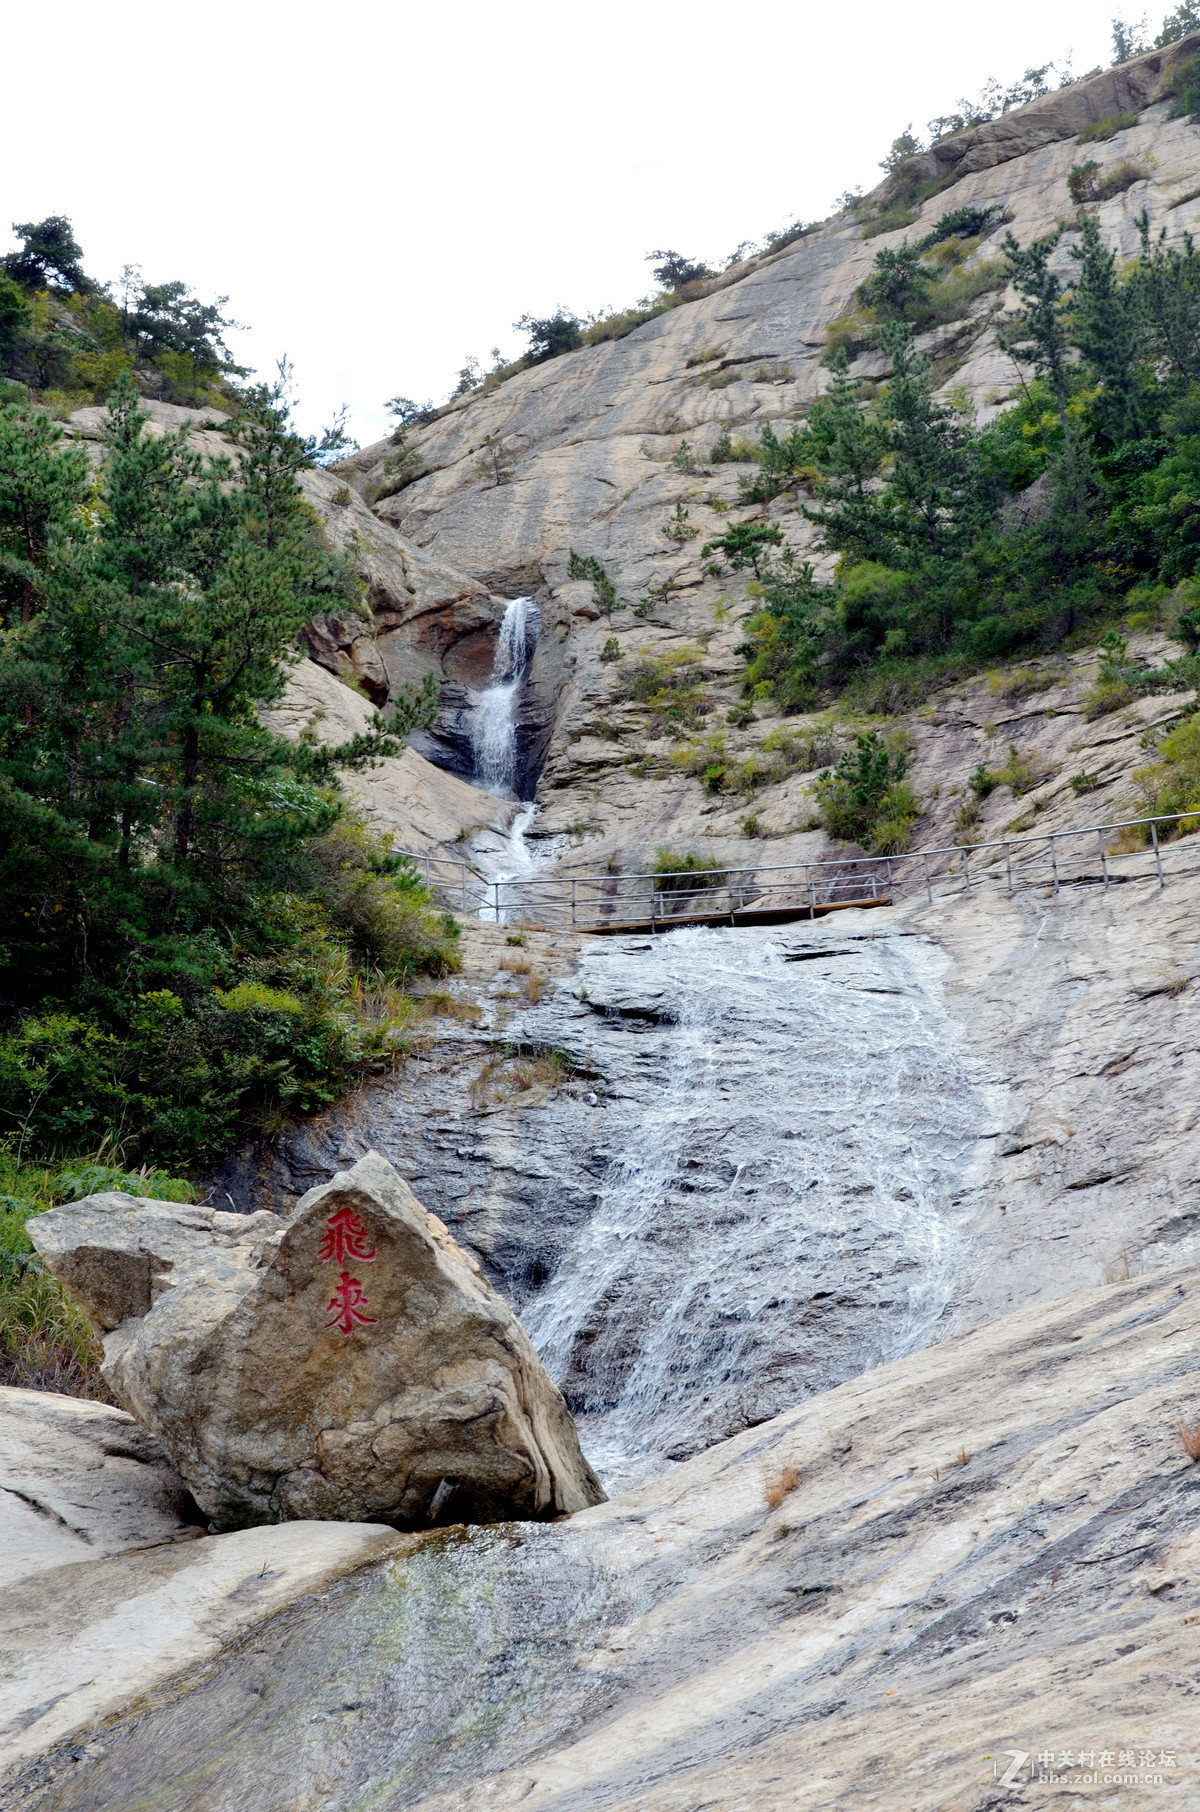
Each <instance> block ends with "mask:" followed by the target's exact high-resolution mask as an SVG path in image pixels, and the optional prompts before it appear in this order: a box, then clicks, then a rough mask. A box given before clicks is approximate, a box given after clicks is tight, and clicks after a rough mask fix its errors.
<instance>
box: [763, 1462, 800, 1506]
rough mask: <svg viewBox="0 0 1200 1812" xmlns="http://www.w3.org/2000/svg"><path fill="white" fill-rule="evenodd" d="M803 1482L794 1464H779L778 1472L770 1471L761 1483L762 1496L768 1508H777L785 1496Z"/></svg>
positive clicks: (789, 1494) (788, 1495)
mask: <svg viewBox="0 0 1200 1812" xmlns="http://www.w3.org/2000/svg"><path fill="white" fill-rule="evenodd" d="M802 1483H803V1480H802V1478H801V1477H800V1474H799V1473H798V1472H797V1471H796V1468H795V1467H794V1466H781V1467H780V1469H779V1471H778V1472H775V1473H772V1474H771V1475H770V1477H769V1478H767V1479H766V1480H765V1481H764V1483H763V1498H764V1500H765V1502H766V1506H767V1509H768V1510H778V1508H779V1506H780V1504H782V1502H783V1500H784V1498H785V1497H790V1496H791V1494H792V1492H793V1491H795V1490H796V1489H797V1488H798V1486H800V1485H801V1484H802Z"/></svg>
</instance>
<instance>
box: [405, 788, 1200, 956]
mask: <svg viewBox="0 0 1200 1812" xmlns="http://www.w3.org/2000/svg"><path fill="white" fill-rule="evenodd" d="M1188 819H1200V808H1197V809H1195V810H1193V811H1187V812H1167V813H1160V814H1157V815H1155V816H1153V817H1145V818H1124V819H1117V820H1114V821H1112V822H1110V823H1105V824H1092V825H1084V826H1081V827H1079V828H1076V829H1063V830H1053V831H1050V830H1047V831H1035V832H1034V833H1032V834H1031V835H1021V836H1016V837H1002V838H994V839H989V840H986V841H980V842H978V843H968V842H961V843H951V844H941V845H935V846H933V847H931V848H928V849H916V850H905V851H903V852H899V853H896V854H894V855H870V854H864V855H845V856H839V857H827V858H824V859H822V860H820V861H815V862H786V863H761V864H755V863H738V862H728V863H722V862H719V861H715V862H714V864H713V866H712V868H711V869H697V868H681V869H642V870H634V871H632V872H629V873H622V872H621V871H620V870H604V871H602V872H599V873H596V874H566V875H563V874H557V875H556V874H533V875H528V876H525V877H522V878H521V879H514V880H511V881H497V880H489V879H488V878H487V877H486V876H484V875H481V874H480V873H479V872H478V870H476V869H474V868H472V867H471V865H470V864H469V863H467V862H456V861H454V860H453V859H452V858H449V857H444V856H433V855H418V854H416V853H414V852H409V851H406V852H403V853H404V854H406V855H407V856H408V859H409V860H410V861H412V862H413V863H414V865H415V866H416V867H417V869H418V871H419V872H422V873H423V874H424V877H425V880H426V882H427V884H428V885H429V886H430V887H431V888H433V889H434V890H435V891H437V892H438V893H440V894H441V895H442V897H443V899H444V901H445V902H446V903H447V904H450V905H456V906H458V907H459V908H460V909H461V910H462V911H464V912H465V911H468V910H471V909H476V910H479V911H484V912H489V913H494V914H495V915H496V916H497V917H501V916H502V917H504V918H506V919H507V918H509V917H512V918H516V917H518V916H520V914H521V913H522V912H524V911H527V910H530V909H534V908H537V907H542V908H549V909H551V910H552V911H553V910H555V909H557V908H561V907H564V906H565V905H566V904H567V903H568V902H569V904H570V911H571V923H572V924H573V925H575V926H576V927H577V928H580V929H584V928H586V923H591V922H600V921H599V920H595V921H593V919H592V914H591V911H590V909H591V908H593V907H600V906H603V907H605V908H606V909H607V910H606V912H605V914H604V917H605V918H608V919H611V918H612V916H613V909H615V908H616V906H617V905H618V903H619V902H623V903H632V901H634V900H637V899H640V898H646V896H648V897H649V901H650V906H649V916H650V918H651V920H653V919H654V918H655V917H656V916H657V917H658V918H659V919H661V920H662V921H663V922H664V923H670V922H671V920H672V919H673V918H678V917H679V908H680V907H681V906H682V905H683V904H684V903H686V902H687V901H689V900H693V901H694V900H700V901H705V900H707V901H708V902H710V905H711V906H712V908H713V912H712V914H711V916H716V914H717V912H719V913H720V916H722V917H723V916H724V914H725V912H729V913H730V915H731V916H732V915H733V914H734V913H735V912H738V911H740V912H745V911H747V910H748V909H749V907H750V900H749V899H748V897H747V896H750V895H753V896H754V897H758V898H764V897H766V896H770V895H779V894H781V893H783V892H785V891H788V890H796V891H799V890H803V891H804V893H805V894H806V895H807V897H808V902H809V906H810V907H811V908H812V909H813V910H815V909H816V907H817V906H819V905H820V906H828V905H829V904H830V903H834V904H849V903H850V900H847V899H842V898H840V897H839V896H840V895H841V893H842V891H843V890H844V888H846V887H850V886H855V887H858V888H859V889H860V891H861V888H862V887H863V886H865V885H868V884H869V886H870V889H871V896H872V899H873V900H875V901H879V900H880V884H881V882H882V883H884V884H885V892H886V897H887V898H888V899H890V898H891V897H892V896H893V893H894V889H895V885H896V881H897V879H898V878H899V877H900V875H901V873H904V878H905V879H906V880H907V878H908V877H907V872H905V871H906V866H907V869H908V870H911V865H912V864H913V863H917V864H919V865H921V868H922V870H923V874H924V883H925V888H926V891H927V893H928V896H929V898H930V900H932V899H933V882H934V881H935V880H939V881H942V880H945V879H946V878H947V869H946V868H945V867H944V866H943V867H941V868H938V869H937V870H936V872H935V866H934V865H935V864H936V863H937V862H938V861H939V859H940V858H949V859H950V861H951V862H952V863H953V864H954V869H953V871H952V878H953V877H954V876H957V877H958V878H960V879H961V881H962V883H963V885H964V886H965V887H966V888H968V889H969V888H970V887H971V886H972V884H973V882H974V881H976V880H979V881H982V880H986V879H991V878H993V876H994V874H995V869H994V867H993V865H992V864H991V863H984V864H978V863H977V864H976V866H975V869H974V872H972V861H973V859H974V858H977V857H980V856H984V855H986V854H987V853H988V852H991V851H1000V852H1003V854H1004V858H1005V859H1004V873H1005V876H1006V879H1007V881H1008V887H1009V891H1010V892H1011V891H1012V889H1013V864H1014V860H1015V862H1016V864H1017V872H1018V875H1020V874H1021V873H1022V871H1023V870H1025V869H1026V868H1027V857H1028V856H1029V855H1030V854H1032V853H1033V852H1034V851H1035V850H1036V849H1038V848H1039V847H1040V848H1041V849H1043V850H1048V853H1049V858H1050V867H1051V873H1052V878H1053V884H1054V890H1055V892H1057V891H1058V888H1059V886H1060V882H1061V879H1062V877H1061V876H1060V874H1059V870H1058V853H1059V851H1058V846H1059V844H1060V843H1063V842H1066V841H1067V840H1069V839H1079V838H1095V839H1096V858H1097V859H1098V861H1099V864H1100V868H1101V870H1102V874H1103V879H1104V884H1105V886H1106V887H1107V885H1108V884H1109V881H1110V878H1111V877H1110V874H1109V866H1108V865H1109V863H1110V862H1116V861H1119V860H1121V859H1122V858H1125V857H1130V856H1136V855H1139V854H1143V853H1146V852H1150V853H1152V856H1153V864H1154V874H1155V877H1156V878H1157V880H1158V882H1159V885H1160V887H1161V886H1164V885H1165V874H1164V869H1163V862H1162V844H1161V842H1160V838H1159V834H1158V832H1159V826H1166V825H1174V824H1181V823H1183V822H1184V821H1186V820H1188ZM1125 831H1141V832H1148V833H1149V841H1148V843H1147V844H1145V845H1143V846H1142V848H1141V849H1138V848H1132V849H1124V850H1112V849H1109V848H1107V847H1106V839H1107V838H1109V837H1111V836H1113V835H1114V834H1116V833H1119V832H1125ZM1168 847H1169V848H1172V849H1174V848H1178V847H1179V846H1178V845H1177V844H1173V843H1172V844H1169V845H1168ZM773 877H788V878H787V879H783V878H780V879H775V878H773ZM1068 878H1070V877H1068ZM735 893H736V894H737V895H738V896H739V900H738V904H737V905H736V906H735V905H734V904H733V897H734V894H735ZM721 894H725V895H727V896H728V898H729V901H730V904H729V906H728V907H725V908H717V907H716V898H717V897H718V896H720V895H721ZM655 902H657V905H656V904H655ZM581 909H583V911H584V915H585V921H586V922H585V921H581V918H580V912H581ZM781 909H782V908H781Z"/></svg>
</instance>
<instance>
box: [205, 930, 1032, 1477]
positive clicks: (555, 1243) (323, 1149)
mask: <svg viewBox="0 0 1200 1812" xmlns="http://www.w3.org/2000/svg"><path fill="white" fill-rule="evenodd" d="M840 916H841V922H840V923H839V924H837V925H833V924H830V923H829V922H825V923H821V922H818V923H817V924H816V925H812V926H808V925H805V926H803V927H800V926H796V927H791V928H788V929H787V930H784V929H782V928H759V929H743V928H739V929H738V930H736V931H729V930H720V929H708V928H689V929H686V930H680V931H675V932H672V933H670V934H669V935H667V936H663V937H660V938H656V939H653V940H652V939H649V938H641V939H639V938H633V937H625V938H611V939H608V938H605V939H599V938H597V939H593V940H589V943H588V945H587V947H586V948H585V950H584V951H583V953H582V955H581V957H580V961H579V965H578V969H577V972H576V974H575V977H574V979H573V980H571V981H568V982H562V983H560V984H559V985H558V986H557V987H556V988H555V989H554V991H552V992H551V991H549V990H547V992H546V993H545V994H544V995H543V998H542V999H541V1000H540V1001H539V1002H538V1003H537V1004H535V1005H531V1006H527V1007H525V1008H524V1009H523V1010H522V1011H521V1012H519V1013H518V1014H516V1016H515V1017H514V1018H513V1019H512V1020H511V1021H509V1022H508V1023H507V1025H506V1026H505V1030H504V1040H505V1043H506V1045H507V1047H508V1049H510V1050H511V1051H514V1052H527V1053H536V1052H539V1051H540V1052H557V1053H559V1058H558V1062H559V1065H560V1069H561V1073H563V1074H565V1076H566V1078H567V1079H566V1081H565V1083H563V1084H562V1085H560V1086H557V1087H554V1088H545V1087H544V1088H543V1089H542V1090H541V1092H540V1093H538V1092H537V1091H535V1092H534V1093H533V1094H532V1095H528V1096H524V1097H519V1098H517V1099H514V1100H513V1101H512V1103H511V1105H509V1103H508V1102H507V1101H505V1100H504V1099H501V1100H499V1101H497V1102H495V1103H494V1104H492V1105H487V1104H483V1105H477V1106H473V1105H472V1104H471V1103H470V1102H469V1101H468V1100H465V1099H464V1093H465V1091H464V1087H463V1071H462V1068H461V1060H460V1062H459V1063H455V1062H454V1061H449V1062H447V1061H444V1060H442V1061H431V1062H427V1063H423V1064H410V1065H408V1066H407V1068H406V1069H405V1071H404V1072H403V1073H402V1074H401V1075H399V1076H398V1077H397V1078H396V1079H395V1081H394V1082H393V1081H389V1082H387V1083H381V1084H379V1085H377V1086H375V1087H373V1088H371V1089H369V1090H367V1091H365V1092H364V1093H363V1094H362V1095H361V1096H360V1097H359V1099H358V1101H357V1102H356V1104H355V1106H354V1109H353V1111H352V1113H350V1114H344V1113H343V1114H341V1115H339V1116H338V1118H337V1120H336V1121H333V1120H330V1121H327V1122H326V1123H325V1124H324V1125H323V1126H320V1125H317V1126H314V1127H312V1128H304V1129H300V1130H298V1131H297V1133H295V1134H293V1135H292V1136H291V1137H290V1138H289V1139H288V1140H286V1141H285V1142H284V1143H283V1145H282V1146H281V1148H280V1150H279V1151H278V1153H277V1154H276V1156H275V1159H274V1166H275V1168H274V1176H273V1180H272V1183H271V1188H272V1189H274V1190H275V1191H276V1199H278V1193H279V1192H280V1191H281V1190H288V1191H291V1190H294V1191H296V1192H299V1191H301V1190H303V1189H304V1188H306V1187H308V1186H309V1185H310V1183H311V1182H312V1181H314V1180H316V1179H317V1178H321V1177H324V1176H326V1175H328V1174H329V1171H330V1170H331V1169H334V1168H337V1167H338V1165H339V1164H345V1163H346V1162H347V1161H348V1160H349V1159H351V1158H352V1157H353V1156H355V1155H356V1154H357V1152H358V1151H359V1150H360V1149H363V1148H365V1147H366V1146H367V1145H370V1146H374V1147H375V1148H376V1149H378V1150H380V1151H383V1152H385V1153H386V1154H387V1155H388V1156H389V1157H390V1158H391V1159H392V1161H393V1162H394V1163H395V1164H396V1165H397V1167H398V1168H400V1169H401V1170H402V1172H403V1173H404V1174H405V1175H407V1176H408V1177H409V1178H410V1180H411V1182H412V1185H413V1188H414V1189H415V1190H416V1191H417V1193H418V1194H419V1196H420V1197H421V1199H422V1200H423V1201H425V1202H427V1203H429V1204H430V1206H431V1207H432V1208H433V1209H434V1210H435V1211H436V1212H437V1213H438V1214H439V1215H440V1216H441V1217H442V1218H443V1219H444V1220H445V1221H446V1222H447V1223H448V1224H450V1225H451V1226H452V1228H453V1230H454V1233H455V1237H456V1238H458V1239H459V1240H461V1241H462V1242H463V1244H464V1245H465V1246H466V1247H467V1248H468V1249H470V1250H472V1251H474V1252H476V1253H477V1254H478V1255H479V1258H480V1261H481V1263H482V1264H483V1266H484V1268H485V1270H486V1272H487V1274H488V1275H489V1276H490V1277H491V1278H492V1280H493V1281H494V1282H495V1283H496V1285H497V1287H498V1288H499V1289H501V1290H502V1291H503V1292H504V1295H505V1297H506V1298H507V1299H508V1300H509V1301H510V1302H512V1303H513V1305H514V1307H515V1308H516V1309H517V1311H518V1313H519V1314H520V1316H521V1319H522V1322H523V1324H524V1326H525V1327H526V1328H527V1329H528V1331H529V1334H530V1336H531V1338H532V1340H533V1342H534V1344H535V1346H536V1347H537V1349H538V1352H539V1354H540V1356H541V1358H542V1361H543V1363H544V1364H545V1366H546V1368H547V1370H548V1372H549V1374H550V1376H551V1378H552V1379H553V1380H554V1382H555V1383H556V1384H557V1385H558V1386H559V1388H560V1389H561V1390H562V1391H563V1393H564V1395H565V1396H566V1398H567V1401H568V1404H569V1405H570V1407H571V1408H572V1410H573V1412H574V1414H575V1416H576V1418H577V1421H578V1426H579V1429H580V1438H581V1441H582V1444H583V1447H584V1451H585V1452H586V1453H587V1455H588V1457H589V1459H590V1460H591V1461H592V1463H593V1464H594V1465H595V1466H596V1468H597V1470H598V1472H599V1473H600V1475H601V1477H602V1478H603V1479H604V1481H605V1485H606V1489H608V1490H610V1491H613V1490H623V1489H625V1488H627V1487H628V1486H630V1485H632V1484H637V1483H640V1482H641V1481H642V1480H645V1479H648V1478H650V1477H653V1476H655V1475H656V1474H658V1473H661V1472H662V1471H663V1470H665V1469H667V1468H669V1467H670V1465H671V1464H672V1463H673V1462H675V1461H678V1460H681V1459H684V1458H686V1457H688V1456H689V1455H690V1454H694V1453H697V1452H699V1451H701V1450H702V1449H704V1448H706V1447H708V1446H710V1445H711V1444H712V1443H713V1442H714V1441H718V1440H720V1439H722V1438H724V1437H725V1436H727V1435H730V1434H734V1433H737V1432H738V1431H740V1430H742V1429H745V1428H747V1427H749V1426H753V1425H754V1424H756V1423H758V1422H762V1421H764V1420H766V1419H767V1418H768V1417H770V1416H773V1415H776V1414H777V1413H778V1412H779V1411H780V1410H782V1409H784V1408H786V1407H788V1406H790V1405H793V1404H795V1403H796V1402H797V1401H798V1400H800V1399H801V1398H804V1397H808V1396H811V1395H812V1394H813V1393H815V1392H818V1391H822V1390H826V1389H828V1388H829V1387H830V1386H832V1385H836V1384H838V1383H841V1382H842V1381H843V1380H844V1379H846V1378H850V1377H853V1376H855V1375H856V1374H858V1373H860V1372H862V1371H863V1370H865V1369H866V1368H868V1367H870V1366H874V1365H878V1364H879V1363H881V1362H882V1361H885V1360H887V1359H891V1358H894V1357H897V1356H899V1355H900V1354H903V1353H906V1352H909V1351H911V1350H913V1349H914V1348H915V1347H917V1346H920V1345H922V1344H924V1343H926V1342H927V1341H929V1340H930V1339H931V1338H933V1337H935V1333H936V1328H937V1325H938V1322H939V1318H940V1317H942V1315H943V1314H944V1313H945V1311H946V1310H947V1308H948V1307H949V1305H950V1304H951V1302H952V1299H953V1296H954V1293H955V1290H956V1288H957V1287H958V1286H959V1284H960V1282H963V1281H965V1279H966V1278H967V1276H968V1275H969V1272H970V1268H971V1266H970V1243H969V1239H968V1237H967V1236H968V1234H969V1231H970V1229H971V1227H972V1226H973V1224H974V1221H975V1219H976V1217H977V1215H978V1213H979V1211H980V1208H981V1206H982V1201H981V1198H980V1197H979V1196H977V1194H976V1189H977V1186H978V1185H980V1184H981V1183H982V1180H983V1176H984V1174H985V1173H986V1168H987V1164H988V1160H989V1157H990V1153H991V1149H992V1145H993V1143H994V1140H993V1138H992V1137H990V1136H989V1129H991V1128H994V1127H995V1126H996V1125H997V1124H998V1123H999V1122H998V1119H997V1115H998V1113H999V1111H1000V1097H1001V1090H1000V1088H999V1087H998V1085H997V1083H996V1082H995V1079H994V1076H993V1073H992V1072H991V1071H990V1070H988V1069H987V1068H986V1067H985V1066H984V1064H982V1063H981V1062H980V1061H979V1059H978V1058H977V1057H976V1056H975V1055H974V1054H973V1053H972V1052H971V1051H970V1050H969V1048H968V1047H967V1046H966V1044H965V1042H964V1040H963V1035H962V1031H961V1029H960V1027H959V1026H958V1025H957V1024H956V1023H955V1021H954V1020H953V1019H952V1017H951V1016H950V1015H949V1014H948V1013H947V1011H946V1008H945V1005H944V1003H943V1000H942V995H941V977H942V974H943V971H944V970H945V968H946V958H945V956H944V955H943V953H942V952H941V950H940V949H939V947H938V945H937V944H936V943H935V942H934V941H933V940H932V939H930V938H927V937H923V936H915V935H907V934H904V933H897V934H889V933H888V932H879V933H877V932H876V931H875V930H874V928H873V921H872V919H871V917H870V915H868V914H859V913H847V914H844V915H840ZM868 927H871V929H868ZM468 1036H469V1035H468V1034H465V1033H464V1034H463V1037H464V1039H465V1038H466V1037H468ZM472 1048H474V1049H479V1048H480V1046H479V1043H478V1041H476V1043H475V1045H474V1046H473V1047H472ZM483 1048H485V1049H486V1046H484V1047H483ZM230 1186H231V1188H232V1189H233V1190H234V1191H237V1190H241V1191H242V1192H243V1198H244V1199H250V1198H251V1195H252V1193H253V1184H252V1183H251V1181H250V1178H249V1177H248V1176H244V1177H243V1178H242V1179H241V1180H240V1181H239V1179H237V1178H232V1177H231V1179H230ZM260 1188H261V1182H260Z"/></svg>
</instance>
